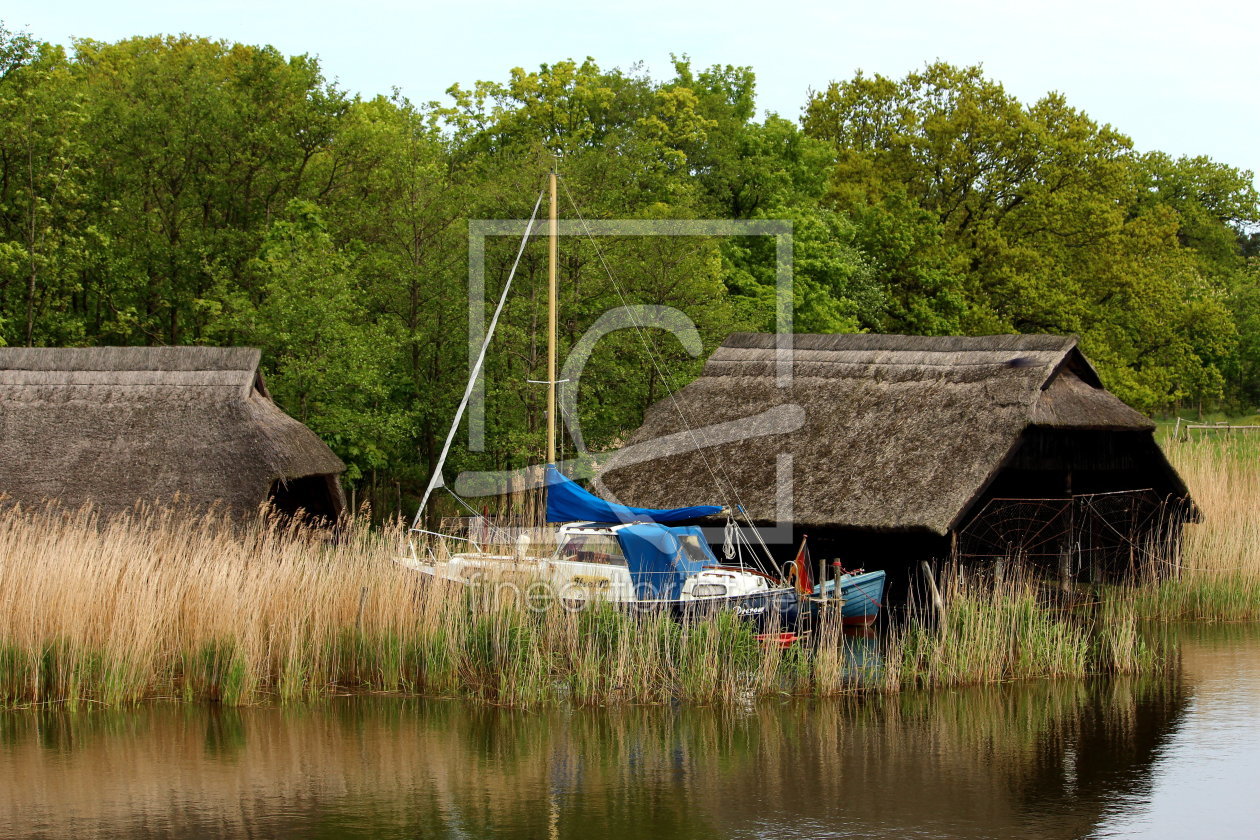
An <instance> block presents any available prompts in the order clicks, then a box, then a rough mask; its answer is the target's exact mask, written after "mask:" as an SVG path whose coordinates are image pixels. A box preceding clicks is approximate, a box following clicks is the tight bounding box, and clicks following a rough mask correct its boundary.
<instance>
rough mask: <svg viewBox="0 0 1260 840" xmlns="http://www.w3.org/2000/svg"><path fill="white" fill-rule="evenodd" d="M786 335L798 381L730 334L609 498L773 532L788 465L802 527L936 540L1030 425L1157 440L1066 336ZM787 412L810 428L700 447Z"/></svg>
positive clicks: (630, 452) (656, 421)
mask: <svg viewBox="0 0 1260 840" xmlns="http://www.w3.org/2000/svg"><path fill="white" fill-rule="evenodd" d="M791 339H792V347H791V350H790V351H788V352H789V354H790V355H788V356H787V359H788V360H790V370H791V374H792V375H791V378H790V381H789V382H787V383H786V384H783V386H782V387H780V386H781V384H782V383H781V382H780V381H779V379H778V375H779V373H780V372H781V370H780V368H781V367H782V366H781V365H780V364H779V358H780V354H781V353H782V352H783V351H780V350H778V349H777V347H776V344H777V342H778V340H779V337H778V336H775V335H770V334H756V333H737V334H735V335H732V336H731V337H730V338H729V339H728V340H727V341H726V342H725V343H724V344H723V345H722V346H721V347H719V348H718V349H717V350H716V351H715V352H714V353H713V355H712V356H711V357H710V359H709V361H708V362H707V363H706V365H705V368H704V374H703V375H702V376H701V377H700V378H699V379H697V380H696V381H694V382H692V383H691V384H690V385H688V386H686V387H685V388H683V389H682V390H681V391H679V392H678V393H677V394H675V395H674V397H672V398H669V399H666V400H663V401H661V402H660V403H658V404H657V405H655V406H653V407H652V408H651V409H649V410H648V412H647V415H646V416H645V418H644V423H643V426H642V427H640V429H639V430H638V431H636V432H635V433H634V434H633V435H632V436H631V437H630V439H629V440H628V441H627V444H628V447H627V453H626V454H625V455H616V456H614V457H613V458H612V459H611V460H610V462H609V463H608V465H607V466H606V467H605V469H604V471H603V472H602V473H601V476H600V481H601V483H602V485H603V488H604V489H605V490H607V491H608V492H610V493H612V494H613V495H615V496H616V497H617V498H618V500H619V501H622V502H624V503H628V504H635V505H643V506H654V507H667V506H679V505H682V504H690V503H694V502H697V501H710V499H708V498H707V494H709V493H714V492H717V493H718V494H719V495H720V498H719V500H720V501H722V502H726V503H737V504H742V505H743V506H744V507H745V508H746V509H748V510H749V511H750V513H751V514H752V515H753V516H754V518H757V519H762V520H774V519H776V518H777V513H779V512H781V503H782V502H781V499H780V501H779V502H776V487H778V486H779V485H778V482H777V477H778V475H780V474H781V473H780V471H781V470H782V469H783V466H782V465H783V463H784V461H783V457H782V456H789V462H790V465H791V478H792V480H791V495H792V511H791V515H792V518H793V520H794V521H795V522H797V523H798V524H802V525H845V526H851V527H858V528H864V529H871V530H893V529H895V530H907V529H908V530H919V531H927V532H931V533H936V534H945V533H947V532H948V530H949V528H950V527H951V526H952V524H953V523H954V522H955V521H956V520H957V519H958V517H959V516H960V515H961V514H962V513H963V512H965V511H966V509H967V508H968V507H969V505H970V504H971V502H972V501H973V500H974V499H975V498H977V496H978V495H979V494H980V493H981V492H982V491H983V489H984V488H985V487H986V486H987V485H988V484H989V482H990V481H991V480H992V479H993V478H994V476H995V475H996V474H997V472H998V471H999V470H1000V469H1001V467H1002V465H1003V464H1004V463H1005V462H1006V460H1007V459H1008V457H1009V456H1010V455H1011V453H1012V452H1013V450H1014V447H1016V446H1017V445H1018V443H1019V440H1020V436H1021V434H1022V433H1023V431H1024V429H1026V428H1028V427H1030V426H1032V425H1046V426H1053V427H1057V428H1092V429H1110V430H1131V431H1149V430H1150V429H1152V428H1153V425H1152V424H1151V423H1150V421H1149V420H1147V419H1146V418H1145V417H1143V416H1142V415H1140V414H1138V413H1137V412H1135V411H1133V410H1132V409H1130V408H1128V407H1127V406H1125V405H1124V404H1123V403H1122V402H1121V401H1120V400H1118V399H1116V397H1115V396H1113V395H1111V394H1109V393H1107V392H1106V391H1105V390H1103V389H1102V387H1101V384H1100V383H1099V382H1098V378H1097V373H1096V372H1095V371H1094V369H1093V367H1092V366H1090V364H1089V362H1088V361H1087V360H1086V359H1085V357H1084V356H1083V355H1082V354H1081V353H1080V351H1079V349H1077V342H1076V339H1075V338H1074V337H1070V336H1069V337H1061V336H1040V335H1037V336H1019V335H1010V336H981V337H928V336H897V335H796V336H791ZM785 406H800V407H801V408H803V409H804V422H803V423H797V424H796V427H795V428H787V427H781V428H779V429H777V430H776V429H771V430H769V431H767V430H766V429H764V428H756V430H755V434H756V435H757V436H756V437H750V438H749V439H747V440H740V441H735V442H729V439H728V440H727V442H724V443H715V445H712V446H709V445H707V444H708V443H709V441H707V440H706V432H705V429H706V427H714V426H718V425H720V424H727V425H726V426H725V427H724V428H729V426H730V424H731V423H739V422H740V421H741V419H742V418H747V417H750V416H753V415H758V414H763V413H764V412H766V411H767V410H769V409H774V408H781V407H785ZM680 415H681V416H680ZM785 416H786V415H785ZM683 417H685V418H686V421H685V423H684V420H683ZM762 425H763V426H764V425H765V424H762ZM687 427H690V428H691V429H693V430H695V431H694V432H692V433H689V435H688V436H687V438H686V439H688V440H695V441H696V442H697V443H698V444H699V448H698V449H696V448H695V447H692V449H695V451H687V452H678V451H677V448H678V447H677V446H676V445H675V446H674V447H673V451H671V452H670V454H669V455H668V456H667V457H664V458H661V459H658V460H656V461H644V460H643V459H644V453H645V452H646V453H648V454H651V452H652V450H653V447H654V445H655V444H654V441H657V440H672V441H674V442H675V443H676V442H677V441H678V440H679V439H680V433H682V432H683V431H684V430H685V429H686V428H687ZM754 428H755V427H754V425H753V424H750V425H749V429H750V432H749V434H750V435H752V434H754V431H752V430H753V429H754ZM671 435H672V436H673V437H672V438H671V437H670V436H671ZM698 497H704V498H698ZM777 505H779V506H777Z"/></svg>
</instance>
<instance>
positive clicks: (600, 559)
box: [558, 534, 626, 566]
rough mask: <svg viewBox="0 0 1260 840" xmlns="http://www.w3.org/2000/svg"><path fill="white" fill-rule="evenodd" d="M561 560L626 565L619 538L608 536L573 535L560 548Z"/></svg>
mask: <svg viewBox="0 0 1260 840" xmlns="http://www.w3.org/2000/svg"><path fill="white" fill-rule="evenodd" d="M558 556H559V559H561V560H573V561H575V562H578V563H612V564H615V565H618V566H624V565H626V556H625V555H624V554H622V553H621V544H620V543H618V542H617V538H616V537H614V536H611V535H606V534H571V535H570V536H569V538H568V539H567V540H565V542H564V544H563V545H561V546H560V551H559V555H558Z"/></svg>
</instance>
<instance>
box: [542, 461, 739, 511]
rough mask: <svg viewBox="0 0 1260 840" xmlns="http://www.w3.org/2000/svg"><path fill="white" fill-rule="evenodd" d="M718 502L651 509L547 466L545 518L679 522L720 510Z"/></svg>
mask: <svg viewBox="0 0 1260 840" xmlns="http://www.w3.org/2000/svg"><path fill="white" fill-rule="evenodd" d="M721 511H722V508H721V507H720V506H718V505H695V506H693V507H685V508H672V509H669V510H653V509H652V508H636V507H628V506H626V505H615V504H613V503H612V502H606V501H604V500H603V499H601V498H600V497H599V496H596V495H595V494H594V493H591V492H589V491H587V490H583V489H582V488H581V487H580V486H578V485H577V484H575V483H574V482H572V481H570V480H569V479H567V478H565V477H564V476H562V475H561V474H560V471H559V470H557V469H556V468H555V467H553V466H550V465H548V467H547V521H548V522H681V521H683V520H685V519H695V518H696V517H699V516H712V515H713V514H715V513H720V512H721Z"/></svg>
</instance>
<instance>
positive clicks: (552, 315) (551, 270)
mask: <svg viewBox="0 0 1260 840" xmlns="http://www.w3.org/2000/svg"><path fill="white" fill-rule="evenodd" d="M548 186H549V187H550V189H551V208H550V209H551V218H550V223H549V226H548V260H547V463H548V464H554V463H555V462H556V251H557V248H556V243H557V239H558V236H557V231H556V212H557V211H556V168H555V167H554V166H553V167H552V168H551V174H550V176H549V178H548Z"/></svg>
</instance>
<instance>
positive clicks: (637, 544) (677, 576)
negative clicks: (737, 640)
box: [399, 167, 800, 629]
mask: <svg viewBox="0 0 1260 840" xmlns="http://www.w3.org/2000/svg"><path fill="white" fill-rule="evenodd" d="M556 182H557V174H556V171H555V169H554V167H553V168H552V170H551V172H550V173H549V177H548V187H547V189H546V190H544V192H548V193H549V194H550V206H549V210H550V220H549V234H548V238H549V260H548V295H547V301H548V336H547V380H546V383H545V384H546V385H547V443H546V456H547V463H546V467H545V469H544V471H543V481H542V485H543V486H542V490H543V492H545V493H546V521H547V523H548V525H549V526H553V527H555V529H556V531H555V534H554V537H555V540H554V549H551V550H549V551H547V552H545V553H542V554H540V553H538V552H537V551H535V550H534V548H533V544H532V540H531V538H530V536H529V535H528V534H521V535H520V536H519V537H518V538H517V539H516V541H515V543H514V544H512V545H510V546H506V547H504V546H505V545H506V543H507V542H508V541H507V540H505V539H503V538H499V539H497V540H494V541H495V542H498V543H499V545H500V546H501V548H500V550H497V551H496V550H488V549H486V548H484V547H483V546H482V545H481V544H479V543H478V541H477V540H475V539H473V538H471V537H456V536H452V535H446V534H440V533H438V532H433V531H428V530H425V529H424V528H423V527H421V522H422V517H423V515H424V511H425V508H426V506H427V504H428V501H429V499H430V497H431V496H432V494H433V492H434V491H435V490H436V489H437V488H438V487H442V486H445V484H444V481H443V478H442V465H443V463H444V462H445V460H446V456H447V454H448V453H449V451H450V446H451V442H452V440H453V439H454V437H455V434H456V432H457V430H458V428H459V424H460V422H461V420H462V417H463V413H464V410H465V408H466V407H467V405H468V401H469V397H470V395H471V393H472V390H473V384H474V382H475V381H476V379H477V377H478V376H479V375H480V372H481V369H482V367H483V365H484V362H485V356H486V351H487V348H488V346H489V343H490V340H491V337H492V336H493V333H494V329H495V326H496V325H497V323H498V320H499V315H500V314H501V313H502V311H503V305H504V302H505V301H506V299H507V294H508V289H509V288H510V287H511V282H512V277H513V276H514V274H515V271H516V267H517V265H519V263H520V258H521V254H522V253H523V251H524V247H525V244H526V242H527V241H528V239H529V237H530V235H531V234H532V232H533V229H534V220H535V218H536V216H537V214H538V209H539V205H540V204H541V202H542V198H543V196H542V194H540V195H539V197H538V202H536V203H535V205H534V212H533V214H532V215H531V216H530V220H529V224H528V226H527V228H526V231H525V234H524V236H523V237H522V240H521V244H520V248H519V249H518V251H517V255H516V262H515V263H514V264H513V266H512V271H511V272H510V273H509V275H508V279H507V282H506V283H505V285H504V288H503V291H502V293H501V296H500V298H499V302H498V306H497V308H496V309H495V312H494V316H493V317H492V319H491V321H490V324H489V327H488V329H487V331H486V335H485V338H484V340H483V343H482V346H481V352H480V354H479V356H478V358H477V360H476V362H475V363H474V365H473V368H472V370H471V371H470V375H469V381H468V385H467V387H466V388H465V391H464V398H463V400H462V401H461V402H460V405H459V408H458V409H457V410H456V414H455V418H454V422H453V423H452V425H451V430H450V433H449V434H448V436H447V438H446V442H445V444H444V445H443V448H442V451H441V454H440V456H439V459H438V462H437V464H436V466H435V469H434V471H433V474H432V476H431V477H430V480H429V485H428V487H427V488H426V490H425V493H424V497H423V498H422V500H421V503H420V509H419V510H418V511H417V512H416V517H415V520H414V522H413V523H412V528H411V530H412V532H413V533H414V534H421V535H426V536H435V537H439V538H442V539H449V540H463V541H464V542H467V543H468V547H467V549H466V550H463V551H456V552H449V553H448V552H438V551H434V550H432V549H430V550H428V551H427V552H426V553H425V554H424V555H423V556H422V555H421V553H420V552H418V551H417V550H416V547H415V543H414V542H411V543H410V552H409V554H408V556H405V557H403V558H400V559H399V562H400V563H403V564H404V565H406V566H408V567H410V568H413V569H415V570H416V571H419V572H421V573H424V574H428V575H431V576H433V577H435V578H440V579H445V580H451V581H463V582H472V581H476V580H478V579H484V580H504V579H510V580H513V581H520V582H526V581H527V582H528V583H529V585H534V584H537V583H542V584H544V585H546V586H548V587H549V588H550V589H551V591H552V592H553V593H554V594H555V596H557V598H559V599H561V600H563V601H564V602H566V603H574V602H578V603H585V602H593V601H596V600H600V601H607V602H611V603H615V604H623V605H634V606H638V607H655V608H667V609H670V610H671V611H676V612H689V611H694V610H696V609H699V608H723V609H731V610H733V611H735V612H736V613H737V614H739V615H741V616H745V617H748V618H751V619H753V620H755V621H756V622H757V624H758V626H759V627H763V628H764V627H778V628H784V629H791V628H793V627H795V626H796V622H797V619H798V614H799V608H800V602H799V597H798V593H797V591H796V589H795V588H793V587H791V586H788V585H787V584H786V583H784V582H783V581H780V580H778V579H777V578H774V577H772V576H771V575H769V574H766V573H764V572H762V571H760V570H758V569H756V568H753V567H751V566H749V565H747V564H745V563H744V562H743V559H742V558H743V554H742V552H734V551H727V552H724V553H726V554H727V556H728V562H725V563H724V562H721V561H719V560H718V558H717V556H716V555H715V554H714V552H713V550H712V548H710V546H709V543H708V541H707V540H706V539H705V536H704V533H703V531H702V529H701V528H700V527H699V526H698V525H697V524H696V520H699V519H702V518H705V517H713V516H718V515H720V514H723V513H727V514H728V515H729V513H730V511H729V510H728V509H726V508H724V507H722V506H720V505H696V506H691V507H683V508H672V509H651V508H637V507H631V506H628V505H621V504H616V503H613V502H609V501H607V500H605V499H602V498H600V497H598V496H596V495H595V494H593V493H591V492H589V491H587V490H586V489H584V488H582V487H581V486H580V485H578V484H577V483H576V482H574V481H572V480H571V479H569V478H567V477H565V476H564V475H563V474H561V472H560V470H559V469H557V466H556V464H557V461H556V386H557V384H558V382H557V379H556V320H557V312H556V310H557V283H556V256H557V240H558V236H557V199H556ZM732 524H733V522H732V521H728V527H727V528H726V531H725V532H726V534H727V535H728V549H729V548H730V546H729V541H730V539H732V538H735V537H732V535H733V534H734V535H737V534H738V530H739V529H737V528H733V527H730V525H732ZM749 525H751V523H749ZM489 541H490V540H482V542H489ZM547 544H548V545H551V541H550V540H548V541H547ZM733 556H738V557H739V558H740V559H739V562H738V563H733V562H730V560H731V559H733Z"/></svg>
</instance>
